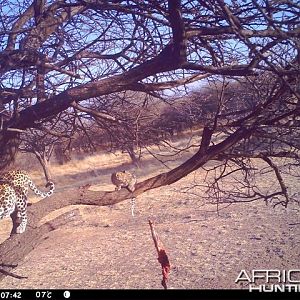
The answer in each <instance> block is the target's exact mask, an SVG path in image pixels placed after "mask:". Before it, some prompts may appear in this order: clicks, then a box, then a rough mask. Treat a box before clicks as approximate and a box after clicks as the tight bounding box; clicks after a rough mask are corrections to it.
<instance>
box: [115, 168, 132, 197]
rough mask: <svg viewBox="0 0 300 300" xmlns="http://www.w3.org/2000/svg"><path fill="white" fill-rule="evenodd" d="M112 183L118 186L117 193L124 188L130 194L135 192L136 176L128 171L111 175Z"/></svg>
mask: <svg viewBox="0 0 300 300" xmlns="http://www.w3.org/2000/svg"><path fill="white" fill-rule="evenodd" d="M111 182H112V183H113V184H114V185H115V186H116V188H115V190H116V191H119V190H120V189H121V188H122V187H124V188H127V189H128V190H129V191H130V192H134V190H135V184H136V176H135V175H134V174H131V173H130V172H128V171H121V172H115V173H112V174H111Z"/></svg>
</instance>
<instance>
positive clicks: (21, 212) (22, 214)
mask: <svg viewBox="0 0 300 300" xmlns="http://www.w3.org/2000/svg"><path fill="white" fill-rule="evenodd" d="M18 200H19V201H17V203H16V208H17V216H18V218H20V219H21V223H20V224H19V226H18V227H17V229H16V233H23V232H24V231H25V229H26V225H27V197H26V195H24V194H23V195H22V197H20V198H19V199H18Z"/></svg>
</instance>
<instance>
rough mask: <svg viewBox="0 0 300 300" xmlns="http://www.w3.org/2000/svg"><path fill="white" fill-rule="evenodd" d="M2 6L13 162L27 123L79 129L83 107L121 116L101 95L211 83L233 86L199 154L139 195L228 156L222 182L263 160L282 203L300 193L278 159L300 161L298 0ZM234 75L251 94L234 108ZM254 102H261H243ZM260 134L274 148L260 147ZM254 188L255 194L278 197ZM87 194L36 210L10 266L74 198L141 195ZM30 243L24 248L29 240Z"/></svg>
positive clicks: (6, 250) (4, 96) (5, 256)
mask: <svg viewBox="0 0 300 300" xmlns="http://www.w3.org/2000/svg"><path fill="white" fill-rule="evenodd" d="M0 4H1V5H0V7H1V10H0V18H1V22H0V47H1V52H0V76H1V86H0V94H1V95H0V101H1V103H0V112H1V131H0V154H1V168H5V167H6V166H7V165H8V164H9V163H10V162H11V161H12V159H13V157H14V155H15V152H16V151H17V149H18V147H19V143H20V137H19V135H20V132H23V131H24V130H28V129H30V128H34V129H36V130H41V131H43V130H47V128H48V127H49V126H48V125H47V126H45V125H46V124H49V123H50V124H51V123H52V124H58V122H59V121H61V120H67V121H66V122H67V124H68V125H70V126H71V127H70V128H75V127H77V124H78V123H77V122H75V121H76V120H77V121H78V122H80V117H81V116H82V114H81V113H80V111H81V112H83V111H85V112H87V113H89V114H90V115H96V116H97V118H100V119H101V121H102V123H103V124H105V126H109V124H111V123H113V122H118V118H116V116H114V115H111V114H110V113H109V112H107V110H106V109H105V105H104V104H103V105H97V106H93V105H91V103H95V101H97V99H99V104H101V100H100V99H102V98H101V97H102V96H105V95H113V93H119V92H122V91H140V92H144V93H147V94H149V95H152V96H157V97H161V96H162V93H163V91H164V90H167V89H174V90H175V92H176V88H178V87H180V86H186V85H187V84H191V83H193V84H197V82H200V81H201V80H204V79H207V78H208V79H214V80H218V81H220V82H221V84H220V85H219V87H221V88H219V89H218V97H217V100H218V101H217V105H216V106H215V111H213V112H212V114H211V117H209V118H207V120H206V122H205V124H204V129H203V132H202V136H201V143H200V145H199V148H198V151H197V152H196V153H195V154H194V155H193V156H192V157H191V158H190V159H188V160H187V161H186V162H184V163H183V164H181V165H179V166H178V167H176V168H174V169H172V170H170V171H169V172H166V173H163V174H160V175H158V176H155V177H153V178H149V179H147V180H145V181H144V182H140V183H139V184H138V185H137V188H136V191H135V192H134V195H135V196H138V195H140V194H141V193H143V192H145V191H147V190H149V189H154V188H157V187H161V186H164V185H168V184H172V183H174V182H176V181H178V180H180V179H181V178H182V177H184V176H186V175H187V174H189V173H191V172H193V171H195V170H197V169H199V168H201V167H203V166H204V165H205V163H206V162H208V161H209V160H212V159H215V160H219V161H221V164H222V165H221V170H224V171H222V172H221V174H220V175H218V174H216V177H215V179H216V180H215V181H214V182H215V183H219V182H220V179H221V178H224V176H225V173H226V177H228V176H229V175H230V172H227V170H228V168H227V166H228V163H230V164H231V166H232V165H233V166H239V167H237V168H236V169H239V170H241V171H245V170H246V171H247V170H249V169H248V164H247V162H248V161H249V159H251V158H253V157H254V158H261V159H263V160H264V161H265V162H266V163H267V164H268V165H269V167H270V168H272V170H273V171H274V173H275V175H276V177H277V179H278V182H279V190H278V191H276V192H275V193H276V194H273V195H272V196H275V197H277V198H278V203H282V204H284V205H287V203H288V202H289V201H290V200H291V197H290V195H289V193H288V189H287V186H286V184H285V183H284V181H283V179H282V176H281V172H280V171H281V170H280V168H279V167H278V166H277V165H276V163H274V158H276V157H284V158H289V159H291V160H292V161H293V162H292V165H293V166H296V167H297V166H298V165H299V156H298V150H299V139H298V136H299V123H298V121H297V118H298V117H299V112H300V111H299V97H300V96H299V93H300V91H299V86H300V85H299V62H300V54H299V46H300V45H299V37H300V28H299V18H298V16H299V8H300V7H299V4H297V3H296V1H295V2H294V1H272V0H247V1H242V0H241V1H239V0H232V1H226V2H225V1H224V0H217V1H209V0H203V1H202V0H197V1H196V0H189V1H184V0H181V1H180V0H169V1H167V0H166V1H157V0H148V1H135V0H128V1H123V0H111V1H110V0H106V1H100V0H99V1H96V0H69V1H59V0H53V1H42V0H34V1H32V2H30V3H28V1H25V0H24V1H18V3H16V2H15V1H13V0H11V1H10V0H0ZM233 80H237V81H238V82H240V84H241V85H244V87H247V89H249V95H246V94H245V93H244V94H243V95H242V94H240V95H239V94H238V93H236V95H235V96H236V97H238V98H234V101H235V104H237V103H241V104H240V105H239V104H238V105H228V104H229V102H230V99H231V98H232V97H231V98H230V97H227V98H226V87H227V83H228V81H230V82H231V81H233ZM250 87H251V88H250ZM250 90H251V95H250ZM247 99H248V100H249V101H250V102H251V105H243V103H244V101H248V100H247ZM200 101H201V99H200ZM124 109H125V110H126V103H125V104H124ZM81 124H82V126H81V127H80V129H82V130H84V123H81ZM72 126H73V127H72ZM71 130H72V129H71ZM257 141H259V145H261V143H262V142H263V143H264V145H263V146H260V147H256V146H255V147H254V148H253V147H252V148H251V147H250V145H257V144H258V142H257ZM267 145H273V147H269V146H267ZM249 149H250V150H251V151H250V150H249ZM222 168H223V169H222ZM228 173H229V174H228ZM245 174H248V173H247V172H246V173H245ZM247 179H248V178H247V176H245V180H246V181H245V182H247ZM248 182H250V181H248ZM249 184H250V183H249ZM215 187H218V186H217V185H214V186H212V188H215ZM245 187H247V188H248V186H245ZM248 191H249V193H248V196H249V197H250V198H251V197H252V199H256V198H257V197H258V198H264V199H265V200H268V199H269V198H268V197H266V195H264V194H262V193H259V192H257V191H256V190H252V191H251V190H248ZM229 193H230V191H229ZM77 194H78V193H76V191H75V192H74V193H73V192H70V193H68V195H67V196H65V197H62V198H61V197H60V196H59V194H57V195H56V196H53V199H52V201H51V204H49V203H50V202H48V201H43V200H42V201H40V202H38V203H37V204H35V205H32V206H31V207H30V208H29V227H28V229H27V231H26V232H25V233H24V234H22V235H12V236H11V237H10V238H9V239H8V240H7V241H5V242H4V243H3V244H2V245H1V246H0V254H1V255H0V263H1V264H2V266H8V267H9V266H12V265H14V264H16V263H17V262H18V261H19V260H20V259H21V258H22V257H24V255H26V254H27V253H28V252H29V251H31V249H33V247H34V246H35V245H36V244H37V243H38V242H39V241H40V238H41V237H42V235H43V234H45V233H46V232H48V231H50V230H53V229H54V228H56V226H59V225H60V224H61V223H64V222H66V220H68V218H70V215H68V214H67V215H62V216H61V217H58V218H57V219H55V220H54V221H52V222H51V223H46V224H44V225H42V226H40V227H37V224H38V222H39V220H40V219H41V218H42V217H44V216H45V215H46V214H48V213H49V212H51V211H53V210H55V209H59V208H61V207H64V206H66V205H70V204H90V205H109V204H113V203H117V202H120V201H123V200H124V199H127V198H130V197H132V195H131V194H130V193H129V192H127V191H125V190H121V191H119V192H93V191H88V190H86V191H85V190H82V193H80V196H78V197H76V196H74V195H77ZM234 195H238V194H236V193H235V191H232V192H231V194H230V197H229V198H227V199H231V198H232V197H231V196H234ZM14 228H15V226H14ZM14 228H13V229H14ZM12 233H13V232H12ZM19 243H22V245H24V246H23V247H22V248H20V247H17V245H18V244H19ZM16 249H18V251H16Z"/></svg>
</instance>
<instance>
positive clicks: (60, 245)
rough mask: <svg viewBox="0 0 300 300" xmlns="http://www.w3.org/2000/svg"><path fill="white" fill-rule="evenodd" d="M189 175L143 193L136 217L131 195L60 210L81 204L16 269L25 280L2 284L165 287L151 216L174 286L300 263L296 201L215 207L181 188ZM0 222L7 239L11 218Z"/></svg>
mask: <svg viewBox="0 0 300 300" xmlns="http://www.w3.org/2000/svg"><path fill="white" fill-rule="evenodd" d="M192 177H193V175H192V174H191V175H189V176H187V177H186V178H183V179H182V180H180V181H179V182H177V183H176V184H173V185H171V186H166V187H162V188H160V189H156V190H152V191H149V192H147V193H145V194H143V195H141V196H140V197H138V199H137V200H136V208H135V216H134V217H132V216H131V212H130V201H124V202H122V203H119V204H117V205H113V206H110V207H90V206H78V207H69V208H66V209H64V210H62V211H66V210H70V209H74V208H79V210H80V217H79V218H77V219H76V220H75V221H73V222H72V223H68V224H66V225H65V226H63V227H61V228H60V229H59V230H55V231H53V232H51V233H50V234H49V235H48V236H45V239H44V241H43V242H42V243H41V244H39V246H38V247H36V248H35V249H34V250H33V251H32V252H31V253H30V254H29V255H27V256H26V258H25V259H24V260H23V261H22V262H21V263H20V264H19V266H18V267H17V268H16V269H14V273H15V274H18V275H20V276H27V277H28V278H27V279H21V280H20V279H15V278H12V277H6V278H5V279H4V280H3V281H1V282H0V288H34V289H49V288H51V289H54V288H57V289H66V288H69V289H71V288H84V289H89V288H99V289H108V288H109V289H160V288H162V286H161V283H160V281H161V268H160V265H159V263H158V261H157V253H156V251H155V248H154V244H153V240H152V237H151V233H150V228H149V225H148V219H151V220H152V221H153V222H154V224H155V228H156V231H157V233H158V234H159V237H160V240H161V241H162V242H163V244H164V245H165V248H166V250H167V253H168V255H169V259H170V263H171V273H170V278H169V282H168V287H169V288H174V289H177V288H179V289H220V288H224V289H229V288H233V289H239V288H247V286H241V285H238V284H236V283H235V279H236V278H237V276H238V274H239V272H240V271H241V270H242V269H245V270H247V271H251V270H252V269H279V270H289V269H300V263H299V262H300V260H299V258H300V207H299V206H296V205H290V206H289V207H288V208H287V209H285V208H283V207H276V208H273V207H271V206H266V205H265V203H264V202H253V203H249V204H233V205H230V206H227V207H225V206H224V207H222V206H221V207H220V208H221V209H220V210H219V214H218V213H217V211H216V206H214V205H211V204H204V203H203V201H202V200H201V197H197V196H194V195H188V194H182V193H180V191H179V190H180V188H181V187H182V186H185V185H186V184H188V183H189V182H190V181H191V180H192ZM104 187H106V186H105V185H104ZM92 188H93V187H92ZM94 188H95V189H97V188H99V189H102V188H103V186H97V185H96V186H95V187H94ZM64 192H67V188H64ZM62 196H63V195H62ZM49 201H50V199H49ZM0 225H1V226H0V239H1V240H2V241H3V240H4V239H5V238H7V234H8V233H9V230H10V220H3V221H1V223H0Z"/></svg>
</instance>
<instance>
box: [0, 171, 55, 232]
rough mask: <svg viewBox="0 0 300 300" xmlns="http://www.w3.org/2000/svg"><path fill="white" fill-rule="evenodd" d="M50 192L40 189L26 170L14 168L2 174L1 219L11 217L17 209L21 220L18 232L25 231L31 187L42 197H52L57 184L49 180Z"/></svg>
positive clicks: (0, 183)
mask: <svg viewBox="0 0 300 300" xmlns="http://www.w3.org/2000/svg"><path fill="white" fill-rule="evenodd" d="M46 187H49V191H48V192H42V191H40V190H39V189H38V188H37V187H36V186H35V184H34V182H33V181H32V179H31V178H30V176H29V174H28V173H27V172H26V171H24V170H13V171H9V172H6V173H4V174H1V175H0V220H1V219H4V218H6V217H9V216H10V215H11V214H12V213H13V212H14V211H15V210H16V211H17V217H18V218H20V220H21V222H20V224H19V225H18V227H17V228H16V233H18V234H21V233H24V232H25V230H26V226H27V221H28V218H27V204H28V197H27V195H28V191H29V188H30V189H31V190H32V191H33V192H34V193H35V194H36V195H38V196H40V197H41V198H46V197H50V196H51V195H52V194H53V193H54V189H55V185H54V183H53V182H52V181H48V183H47V185H46Z"/></svg>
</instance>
